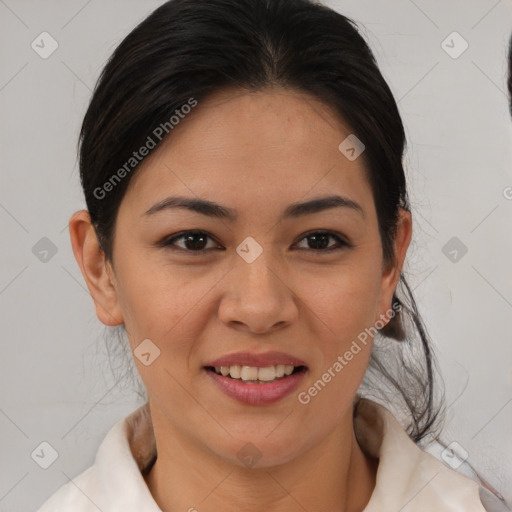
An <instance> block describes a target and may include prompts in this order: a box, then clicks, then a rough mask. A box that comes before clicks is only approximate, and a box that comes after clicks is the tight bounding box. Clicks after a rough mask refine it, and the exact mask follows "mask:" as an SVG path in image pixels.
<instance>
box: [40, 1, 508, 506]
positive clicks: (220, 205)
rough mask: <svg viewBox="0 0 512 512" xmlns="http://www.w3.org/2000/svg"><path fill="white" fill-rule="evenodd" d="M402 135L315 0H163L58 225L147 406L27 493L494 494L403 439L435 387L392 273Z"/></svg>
mask: <svg viewBox="0 0 512 512" xmlns="http://www.w3.org/2000/svg"><path fill="white" fill-rule="evenodd" d="M404 145H405V136H404V130H403V126H402V122H401V119H400V116H399V113H398V110H397V106H396V103H395V101H394V99H393V96H392V94H391V92H390V90H389V87H388V86H387V84H386V82H385V81H384V79H383V77H382V75H381V74H380V72H379V70H378V68H377V66H376V63H375V61H374V58H373V55H372V53H371V51H370V49H369V48H368V46H367V45H366V43H365V42H364V40H363V39H362V38H361V36H360V35H359V34H358V32H357V30H356V28H355V26H354V25H353V24H352V22H350V20H348V19H347V18H345V17H343V16H342V15H340V14H337V13H336V12H334V11H332V10H330V9H328V8H326V7H322V6H320V5H317V4H315V3H312V2H308V1H306V0H275V1H267V0H242V1H240V0H209V1H206V0H174V1H171V2H168V3H166V4H164V5H162V6H161V7H159V8H158V9H157V10H156V11H155V12H154V13H153V14H152V15H150V16H149V17H148V18H147V19H146V20H144V21H143V22H142V23H141V24H140V25H139V26H138V27H136V28H135V29H134V30H133V31H132V32H131V33H130V34H129V35H128V36H127V37H126V38H125V40H124V41H123V42H122V43H121V44H120V45H119V47H118V48H117V49H116V51H115V52H114V54H113V56H112V58H111V60H110V61H109V63H108V64H107V66H106V67H105V69H104V71H103V73H102V75H101V77H100V80H99V82H98V84H97V87H96V90H95V92H94V95H93V98H92V100H91V104H90V106H89V109H88V111H87V113H86V116H85V119H84V122H83V126H82V131H81V146H80V172H81V180H82V186H83V189H84V194H85V198H86V202H87V210H83V211H79V212H76V213H75V214H74V215H73V216H72V218H71V220H70V236H71V241H72V246H73V251H74V254H75V257H76V259H77V261H78V264H79V266H80V269H81V271H82V274H83V276H84V279H85V280H86V283H87V286H88V288H89V290H90V293H91V295H92V298H93V300H94V304H95V307H96V313H97V316H98V318H99V320H100V321H101V322H102V323H104V324H105V325H109V326H123V328H124V329H125V331H126V334H127V342H128V343H129V345H130V348H131V350H132V352H133V356H134V362H135V364H136V366H137V369H138V371H139V373H140V376H141V378H142V381H143V382H144V385H145V387H146V389H147V397H148V402H147V403H146V404H145V405H144V406H142V407H140V408H139V409H137V410H136V411H134V412H133V413H132V414H131V415H129V416H128V417H127V418H125V419H123V420H122V421H120V422H119V423H118V424H117V425H115V426H114V427H113V428H112V430H111V431H110V432H109V434H108V435H107V437H106V438H105V440H104V441H103V443H102V445H101V447H100V449H99V451H98V454H97V458H96V462H95V464H94V466H92V467H91V468H89V469H88V470H87V471H86V472H84V473H83V474H81V475H79V476H78V477H77V478H76V479H75V480H74V481H73V482H70V483H69V484H67V485H66V486H64V487H63V488H62V489H60V490H59V491H58V492H57V493H55V495H54V496H52V497H51V498H50V499H49V500H48V501H47V502H46V503H45V504H44V505H43V507H42V508H41V509H40V511H41V512H49V511H57V510H62V511H64V510H66V511H69V510H73V511H89V510H98V509H99V510H102V511H103V512H107V511H114V510H123V511H125V512H127V511H132V510H133V511H138V512H140V511H141V510H144V511H157V510H162V511H165V512H167V511H174V510H188V511H194V510H199V511H201V512H202V511H213V510H219V509H223V510H246V511H256V510H258V511H259V510H273V511H290V510H309V511H312V510H326V511H327V510H328V511H361V510H364V511H366V512H374V511H387V510H402V511H419V510H436V511H452V510H453V511H455V510H464V511H483V510H499V508H491V498H490V497H489V496H491V495H490V493H489V492H488V491H486V490H485V489H484V485H481V486H479V484H478V483H477V482H476V481H474V480H472V479H471V478H468V477H467V476H465V475H463V474H461V472H457V471H455V470H453V469H451V468H450V467H448V466H447V465H446V464H443V463H442V462H440V461H439V460H437V459H436V458H435V457H433V456H432V455H430V454H429V453H427V452H425V451H423V450H422V449H421V448H420V447H419V446H418V444H417V443H420V441H422V440H426V439H427V437H428V436H430V437H431V438H434V437H435V433H436V430H437V429H438V428H439V425H438V423H440V419H441V417H442V404H438V403H437V398H436V388H435V381H434V375H435V372H434V368H435V364H434V363H435V361H434V358H433V356H432V354H431V349H430V346H429V342H428V338H427V334H426V332H425V330H424V327H423V324H422V322H421V319H420V317H419V315H418V313H417V311H416V306H415V302H414V299H413V297H412V295H411V293H410V290H409V288H408V286H407V283H406V281H405V278H404V276H403V274H402V272H401V269H402V266H403V264H404V260H405V256H406V252H407V248H408V245H409V242H410V240H411V236H412V220H411V212H410V208H409V205H408V199H407V190H406V182H405V176H404V171H403V167H402V155H403V151H404ZM386 387H387V388H388V392H387V393H386V392H385V391H384V390H385V388H386ZM369 398H373V400H370V399H369ZM378 402H379V403H380V405H379V403H378ZM392 409H395V414H396V416H395V415H394V414H392V413H391V410H392ZM399 411H402V412H404V411H406V414H402V415H400V414H399ZM405 423H407V427H406V428H404V427H403V426H402V425H403V424H405ZM484 502H485V507H484ZM493 503H494V505H492V506H495V507H497V506H498V505H499V502H498V501H497V500H496V499H495V500H494V501H493Z"/></svg>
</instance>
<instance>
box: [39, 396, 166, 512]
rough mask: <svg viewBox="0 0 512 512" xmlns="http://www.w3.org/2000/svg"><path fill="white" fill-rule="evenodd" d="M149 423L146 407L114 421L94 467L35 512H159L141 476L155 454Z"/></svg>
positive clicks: (100, 447) (143, 406)
mask: <svg viewBox="0 0 512 512" xmlns="http://www.w3.org/2000/svg"><path fill="white" fill-rule="evenodd" d="M150 421H151V418H150V415H149V413H148V404H147V403H146V404H144V405H142V406H140V407H139V408H138V409H136V410H135V411H133V412H132V413H131V414H129V415H128V416H126V417H125V418H123V419H121V420H120V421H118V422H117V423H116V424H115V425H114V426H113V427H112V428H111V429H110V430H109V432H108V433H107V435H106V436H105V438H104V439H103V441H102V443H101V444H100V446H99V448H98V452H97V454H96V458H95V461H94V464H93V465H92V466H91V467H90V468H88V469H87V470H86V471H84V472H83V473H81V474H79V475H78V476H77V477H75V478H73V479H72V480H70V481H69V482H67V483H66V484H65V485H63V486H62V487H61V488H60V489H58V490H57V491H56V492H55V493H54V494H52V495H51V496H50V498H48V500H47V501H46V502H45V503H44V504H43V505H42V506H41V508H40V509H39V510H38V511H37V512H71V511H72V512H98V510H101V511H103V512H107V511H110V510H123V512H132V511H136V512H140V510H144V511H145V512H159V511H160V509H159V508H158V507H157V505H156V503H155V501H154V500H153V497H152V495H151V493H150V491H149V489H148V487H147V485H146V482H145V480H144V476H143V474H142V470H144V469H145V467H146V466H147V465H148V463H149V462H150V461H151V460H152V458H153V457H154V456H155V453H156V452H155V450H156V445H155V442H154V437H153V429H152V425H151V423H150Z"/></svg>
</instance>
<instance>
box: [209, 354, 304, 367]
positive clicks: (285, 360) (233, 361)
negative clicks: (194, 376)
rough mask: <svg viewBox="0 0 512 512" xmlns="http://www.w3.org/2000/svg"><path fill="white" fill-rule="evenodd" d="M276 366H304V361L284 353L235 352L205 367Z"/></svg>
mask: <svg viewBox="0 0 512 512" xmlns="http://www.w3.org/2000/svg"><path fill="white" fill-rule="evenodd" d="M278 364H284V365H293V366H305V363H304V361H302V360H301V359H298V358H297V357H295V356H292V355H290V354H286V353H284V352H264V353H262V354H256V353H254V352H236V353H233V354H227V355H225V356H222V357H219V358H218V359H215V360H214V361H210V362H208V363H206V364H205V366H213V367H215V366H236V365H238V366H255V367H257V368H265V367H267V366H275V365H278Z"/></svg>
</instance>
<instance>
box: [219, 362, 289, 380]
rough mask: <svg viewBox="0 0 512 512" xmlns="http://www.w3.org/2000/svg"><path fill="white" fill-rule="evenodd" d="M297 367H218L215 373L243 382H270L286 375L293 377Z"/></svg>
mask: <svg viewBox="0 0 512 512" xmlns="http://www.w3.org/2000/svg"><path fill="white" fill-rule="evenodd" d="M294 368H295V367H294V366H293V365H292V364H278V365H275V366H267V367H265V368H258V367H256V366H239V365H233V366H216V367H215V372H216V373H218V374H219V375H223V376H224V377H228V376H229V377H231V378H232V379H241V380H243V381H258V380H259V381H262V382H270V381H273V380H275V379H280V378H282V377H284V376H285V375H286V376H288V375H291V374H292V373H293V369H294Z"/></svg>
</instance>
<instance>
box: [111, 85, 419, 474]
mask: <svg viewBox="0 0 512 512" xmlns="http://www.w3.org/2000/svg"><path fill="white" fill-rule="evenodd" d="M350 134H351V131H350V128H349V127H348V126H345V125H343V124H342V123H341V122H340V120H339V119H338V118H337V117H336V116H335V115H334V114H333V113H332V112H331V111H330V110H329V109H328V108H327V107H326V106H325V105H324V104H322V103H320V102H318V101H317V100H315V99H313V98H312V97H310V96H306V95H304V94H301V93H298V92H294V91H285V90H282V89H280V90H272V91H269V90H266V91H260V92H255V93H250V92H245V91H240V92H236V93H233V91H230V92H227V91H224V92H221V93H217V94H215V95H214V96H212V97H210V98H209V99H208V100H205V101H203V102H199V104H198V105H197V107H195V108H194V109H193V110H192V112H191V113H190V114H188V116H186V117H185V118H184V119H183V120H181V121H180V124H178V125H177V126H175V127H174V129H173V131H172V133H171V136H170V137H169V138H168V140H167V141H166V142H165V143H164V144H163V145H162V146H160V147H158V148H157V149H155V150H154V153H153V154H150V156H149V157H148V158H146V160H145V161H144V162H143V164H142V165H141V167H140V168H139V170H138V171H137V174H136V175H135V176H134V177H133V179H132V181H131V183H130V186H129V188H128V191H127V193H126V195H125V197H124V198H123V201H122V203H121V206H120V209H119V212H118V217H117V223H116V229H115V239H114V240H115V242H114V251H113V254H114V256H113V263H114V270H113V273H112V274H111V278H112V281H113V285H114V289H115V301H116V302H115V305H114V306H113V307H112V308H111V309H110V315H111V316H109V317H108V318H107V316H104V317H103V318H102V321H104V323H107V324H109V323H110V324H111V319H112V318H113V317H115V318H117V319H118V320H119V321H120V322H123V323H124V324H125V327H126V331H127V333H128V337H129V341H130V345H131V349H132V351H134V354H135V356H134V360H135V363H136V365H137V368H138V371H139V372H140V375H141V378H142V380H143V381H144V384H145V386H146V388H147V391H148V396H149V400H150V404H151V411H152V415H153V418H154V421H155V422H156V423H155V424H158V425H160V428H165V429H166V431H167V432H172V433H173V435H178V436H180V437H181V438H182V439H185V440H187V441H189V442H190V443H191V445H194V446H201V447H203V448H206V449H208V450H210V451H211V452H213V453H215V454H217V455H218V456H219V457H222V458H223V459H224V460H228V461H229V462H231V463H233V464H238V465H241V464H242V463H244V462H243V460H242V458H241V457H240V454H244V453H245V452H244V450H245V451H248V452H250V451H251V450H252V451H254V452H255V453H256V454H261V456H262V458H261V461H260V462H259V465H261V466H266V465H274V464H278V463H282V462H286V461H288V460H292V459H293V458H294V457H297V456H299V455H300V454H301V453H305V452H306V451H307V450H308V449H310V448H311V447H313V446H315V445H318V444H319V443H320V442H321V441H322V440H324V439H325V438H326V437H327V436H328V434H330V433H331V432H333V430H334V429H335V428H336V427H337V426H339V425H340V424H341V423H342V421H343V419H344V418H345V419H346V418H348V417H349V416H348V415H350V418H351V414H352V408H351V407H352V403H353V399H354V397H355V395H356V392H357V389H358V387H359V385H360V383H361V380H362V378H363V376H364V373H365V371H366V368H367V365H368V359H369V355H370V351H371V336H370V337H368V336H367V340H366V341H367V342H366V344H364V343H362V342H361V341H358V346H359V350H358V351H357V349H355V348H354V345H353V342H354V341H357V340H358V336H359V340H361V339H363V338H364V335H363V336H361V333H364V332H365V329H369V328H370V327H373V326H375V324H376V323H377V325H378V326H382V323H383V322H382V319H383V318H384V316H385V315H388V317H387V319H389V309H390V305H391V299H392V295H393V291H394V289H395V287H396V283H397V280H398V278H399V269H394V270H389V271H388V270H384V267H383V259H382V246H381V240H380V237H379V231H378V223H377V216H376V210H375V206H374V201H373V197H372V193H371V189H370V186H369V184H368V182H367V181H366V179H365V174H364V169H363V159H362V157H359V158H356V159H355V160H350V159H348V158H347V157H346V156H345V155H344V154H343V153H342V152H341V151H340V149H339V148H338V147H339V145H340V143H341V142H342V141H344V139H346V138H347V136H349V135H350ZM347 154H348V155H351V153H347ZM171 196H172V197H177V196H179V197H181V198H188V199H201V200H205V201H209V202H211V203H215V204H217V205H220V206H221V207H222V211H230V212H232V214H233V216H232V218H230V217H228V216H222V215H220V214H216V215H214V214H212V212H217V213H218V211H219V209H215V210H214V209H203V213H200V212H197V211H192V210H191V209H187V208H184V207H166V208H161V209H157V211H154V212H153V213H147V212H148V210H150V209H151V208H153V207H154V206H155V205H158V204H159V203H161V202H162V201H164V200H166V198H168V197H171ZM333 196H340V197H342V198H345V199H346V200H347V201H351V202H352V203H351V204H352V205H353V206H346V205H345V206H343V205H342V206H336V207H332V206H331V207H330V208H325V209H323V208H310V209H309V210H308V209H307V208H306V209H303V210H300V209H298V208H295V210H296V214H295V215H293V214H290V207H291V205H297V204H301V203H307V202H309V201H312V200H313V199H322V198H328V197H333ZM354 204H357V205H358V206H354ZM287 213H288V214H287ZM406 219H408V217H406ZM404 225H405V227H404V228H403V233H404V234H403V235H401V234H400V233H401V232H399V237H398V238H400V237H402V243H401V245H400V247H398V248H397V251H398V257H399V261H400V262H401V261H403V257H404V256H405V251H406V249H407V245H408V243H409V239H410V225H409V227H407V224H406V223H404ZM407 229H409V232H407ZM191 230H196V231H198V232H200V233H199V234H196V235H195V236H192V237H189V238H187V237H186V236H185V237H180V236H179V235H183V234H185V235H186V234H187V233H186V232H188V231H191ZM318 232H323V233H326V232H329V233H328V234H324V235H322V234H321V233H318ZM189 235H190V234H189ZM315 235H316V236H315ZM174 237H175V240H174V241H173V242H172V243H170V241H171V239H172V238H174ZM166 241H169V243H168V244H167V245H166V244H165V243H164V242H166ZM328 249H333V250H328ZM384 323H386V322H384ZM366 332H367V333H368V331H366ZM144 340H151V342H148V341H145V344H144V345H141V346H140V348H138V347H139V345H140V344H141V343H142V342H143V341H144ZM156 347H157V348H156ZM351 347H352V348H351ZM158 350H159V355H158ZM347 351H349V352H350V351H351V352H352V357H351V358H350V359H349V357H345V354H346V353H347ZM240 352H242V353H246V354H247V353H249V354H250V355H253V356H257V355H262V354H263V355H265V354H268V353H270V352H274V353H275V352H280V353H284V354H285V355H286V356H285V359H275V358H273V356H271V357H270V359H267V360H257V359H254V358H251V357H250V355H245V356H244V355H242V359H239V360H235V359H233V360H232V361H231V362H235V363H238V364H239V365H243V362H244V361H245V359H247V361H246V365H248V366H255V367H268V366H275V365H273V364H270V363H272V362H274V361H275V362H276V363H277V362H280V363H281V364H284V363H285V362H286V360H287V359H288V356H290V357H291V359H294V360H295V363H296V364H295V366H298V363H299V362H300V361H302V362H303V365H304V366H305V367H306V369H305V371H303V372H302V373H299V374H298V376H293V375H292V377H287V378H283V382H284V381H285V380H286V379H290V382H291V383H293V386H292V385H291V384H290V385H286V386H284V385H283V383H282V382H278V383H277V385H276V384H275V383H274V384H256V383H250V384H246V383H244V382H242V381H236V382H235V381H233V379H232V378H231V377H230V376H225V377H219V376H214V375H213V374H212V370H211V369H208V368H206V367H207V366H209V363H211V362H213V361H215V360H216V359H219V358H221V357H224V356H230V355H232V354H236V353H240ZM141 353H142V354H144V355H141ZM156 356H157V357H156ZM339 357H341V358H342V359H343V361H344V363H343V364H342V363H341V362H340V359H339ZM244 358H245V359H244ZM291 359H290V361H291ZM337 361H338V363H339V364H341V366H342V369H340V366H339V365H338V366H337V365H336V364H335V363H336V362H337ZM229 362H230V361H227V363H229ZM251 363H252V364H251ZM233 366H235V364H233ZM275 369H277V370H278V371H279V368H277V367H275ZM329 369H331V371H330V376H331V378H330V379H328V377H324V378H323V381H322V382H323V384H324V385H323V386H322V385H319V384H317V388H316V393H315V392H314V391H312V392H308V390H309V389H310V388H311V387H312V386H314V384H315V382H317V381H318V380H319V379H320V380H322V375H323V374H324V373H325V372H329ZM232 371H233V372H235V373H236V369H233V370H232ZM272 371H273V370H272V369H270V370H264V371H263V373H260V374H259V375H260V376H261V375H265V372H267V373H266V375H267V377H268V376H269V373H268V372H270V377H272ZM274 371H275V370H274ZM247 376H249V378H251V379H252V378H255V377H256V373H254V370H253V369H249V370H246V377H247ZM262 378H264V377H262ZM228 379H229V381H228ZM326 381H327V382H326ZM221 382H222V383H223V384H222V385H221V384H220V383H221ZM233 383H234V386H230V385H231V384H233ZM242 386H247V387H246V388H242ZM256 386H263V387H265V386H267V387H268V390H267V391H261V392H260V390H259V389H256ZM272 386H273V387H272ZM290 388H291V389H290ZM229 389H234V391H233V393H234V395H233V394H229V391H228V390H229ZM245 390H247V392H245ZM235 395H236V396H235ZM308 397H309V399H308ZM249 442H250V443H252V445H254V446H250V445H247V443H249Z"/></svg>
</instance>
